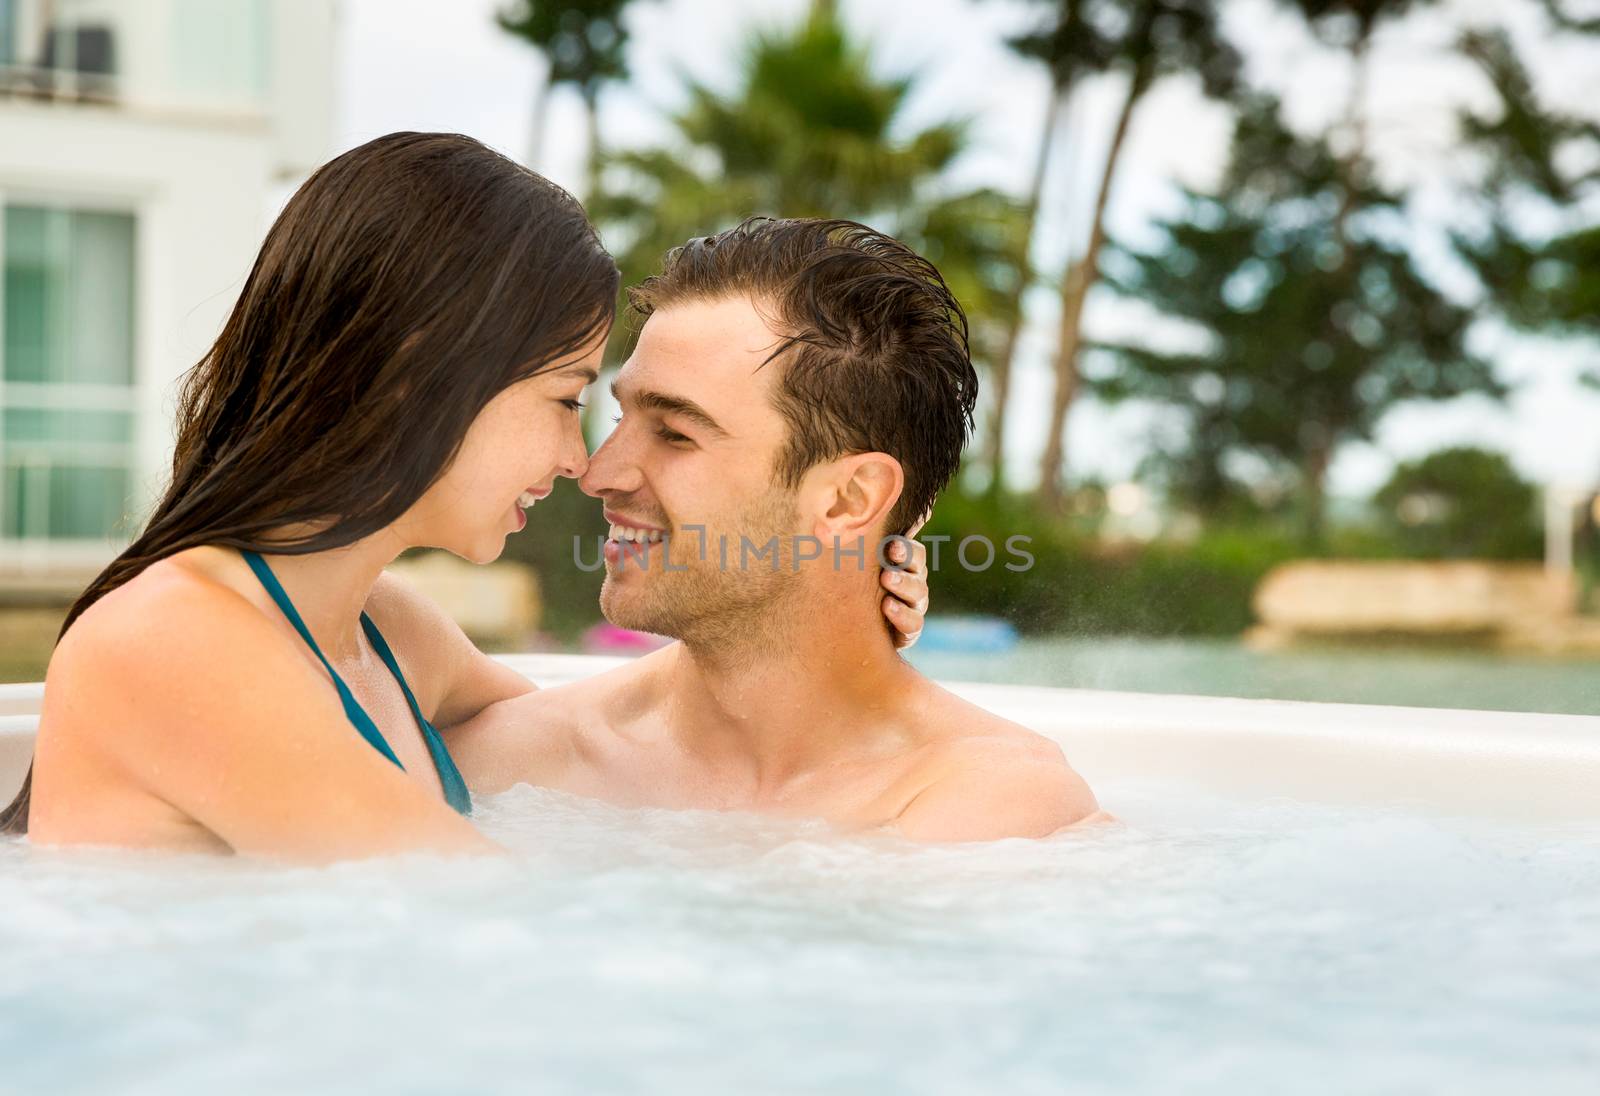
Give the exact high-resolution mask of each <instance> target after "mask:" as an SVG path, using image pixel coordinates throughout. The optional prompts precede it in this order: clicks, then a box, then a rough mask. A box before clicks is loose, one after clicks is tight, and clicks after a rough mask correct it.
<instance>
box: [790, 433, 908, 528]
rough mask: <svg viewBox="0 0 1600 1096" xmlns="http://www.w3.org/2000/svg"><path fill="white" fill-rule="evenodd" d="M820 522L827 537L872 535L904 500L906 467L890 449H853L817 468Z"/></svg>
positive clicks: (817, 522)
mask: <svg viewBox="0 0 1600 1096" xmlns="http://www.w3.org/2000/svg"><path fill="white" fill-rule="evenodd" d="M813 471H814V472H816V473H820V475H818V476H817V477H816V479H817V482H816V484H815V488H816V492H817V494H816V496H815V498H816V510H815V511H814V513H816V515H817V520H816V526H817V534H818V535H819V536H821V537H823V538H827V537H833V536H838V537H841V538H845V537H857V536H870V535H873V534H875V533H876V532H877V531H878V530H879V529H881V528H883V522H884V520H885V519H887V518H888V516H889V511H890V510H893V509H894V504H895V503H897V502H899V501H900V492H901V491H902V490H904V489H905V485H906V476H905V470H904V469H902V468H901V467H900V462H899V461H897V460H895V459H894V458H893V457H891V456H889V454H887V453H852V454H851V455H849V456H847V457H840V458H839V459H838V460H835V461H830V462H828V463H827V464H826V465H824V466H822V467H820V468H816V469H813Z"/></svg>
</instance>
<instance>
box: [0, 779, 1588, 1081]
mask: <svg viewBox="0 0 1600 1096" xmlns="http://www.w3.org/2000/svg"><path fill="white" fill-rule="evenodd" d="M1099 790H1100V791H1101V798H1102V801H1103V802H1105V803H1107V804H1108V806H1109V807H1110V808H1111V809H1112V810H1113V811H1114V812H1115V813H1117V814H1118V816H1119V817H1120V818H1122V819H1123V822H1122V823H1121V824H1120V825H1115V826H1107V827H1100V828H1096V829H1088V830H1084V831H1082V832H1076V833H1067V834H1063V835H1061V836H1058V837H1056V838H1052V839H1049V840H1046V841H1005V842H996V843H992V844H985V845H967V846H949V847H924V846H915V845H912V844H909V843H907V842H904V841H902V840H899V839H897V838H894V837H891V836H887V835H871V836H866V837H860V836H856V837H850V836H843V835H839V834H837V833H834V832H832V831H830V830H829V829H828V828H827V827H826V826H824V825H822V824H820V823H794V822H788V821H774V820H771V819H764V818H757V817H753V816H749V815H739V814H715V813H704V812H667V811H633V810H621V809H616V808H611V807H607V806H605V805H602V804H599V803H595V802H592V801H588V800H583V799H579V798H576V797H572V796H567V795H563V794H560V793H555V792H550V791H544V790H535V789H530V788H518V789H513V790H512V791H510V792H507V793H505V794H504V795H501V796H498V797H495V798H492V799H488V800H484V801H482V802H480V804H479V808H478V815H477V817H478V820H479V822H480V824H481V825H482V826H483V827H484V829H485V830H486V831H487V832H488V833H490V834H491V835H492V836H494V837H495V838H496V839H498V840H500V841H501V842H503V843H504V844H505V845H507V846H508V847H509V848H511V849H512V850H513V851H514V853H515V855H514V856H513V857H512V858H510V859H509V860H506V861H498V862H495V861H488V862H485V861H441V860H437V859H433V858H426V857H407V858H398V859H393V860H387V861H380V862H368V863H354V864H343V865H337V866H334V867H329V868H318V869H307V868H285V867H281V866H274V865H270V864H266V863H262V862H254V861H247V860H225V859H213V858H191V857H173V856H164V855H153V854H132V853H126V852H110V851H94V852H70V853H67V852H59V851H50V850H42V849H33V848H30V847H28V846H26V845H25V844H15V843H13V844H9V845H6V846H4V847H0V1016H4V1017H5V1018H6V1019H5V1022H4V1023H3V1024H0V1060H3V1061H4V1062H5V1066H4V1074H3V1076H4V1080H3V1082H0V1088H3V1089H5V1090H8V1091H10V1090H15V1091H21V1092H28V1091H40V1090H46V1089H48V1090H50V1091H53V1092H106V1091H118V1092H151V1093H155V1092H160V1093H163V1094H167V1093H175V1092H178V1093H181V1092H191V1091H192V1092H207V1093H209V1092H214V1091H217V1090H219V1089H222V1088H224V1087H225V1088H226V1089H227V1090H228V1091H230V1092H258V1091H259V1092H274V1093H276V1092H280V1091H282V1090H284V1089H286V1088H289V1087H293V1088H295V1089H296V1090H310V1091H319V1090H322V1091H347V1090H350V1089H352V1088H355V1087H359V1088H361V1089H363V1090H375V1091H406V1092H412V1091H414V1092H437V1091H457V1090H472V1091H478V1092H519V1093H520V1092H526V1091H540V1092H567V1091H570V1092H583V1093H594V1092H636V1091H650V1092H654V1093H662V1092H665V1093H672V1092H680V1091H682V1092H697V1093H703V1092H723V1091H727V1092H784V1093H786V1092H816V1091H819V1090H823V1089H828V1090H843V1091H858V1092H872V1093H899V1092H905V1093H911V1092H917V1093H946V1092H949V1093H958V1092H977V1093H998V1092H1004V1093H1033V1092H1040V1093H1044V1092H1049V1093H1058V1092H1061V1091H1063V1090H1067V1089H1070V1090H1071V1091H1073V1092H1089V1093H1095V1092H1106V1093H1111V1092H1116V1093H1130V1092H1135V1093H1136V1092H1171V1091H1182V1092H1185V1093H1197V1092H1198V1093H1207V1092H1216V1093H1223V1092H1227V1093H1230V1094H1232V1093H1236V1092H1239V1091H1246V1092H1253V1091H1294V1092H1296V1093H1308V1092H1309V1093H1322V1092H1326V1093H1349V1092H1355V1091H1360V1092H1387V1091H1393V1092H1414V1091H1422V1090H1426V1091H1450V1092H1453V1093H1468V1092H1485V1093H1487V1092H1498V1091H1504V1090H1506V1089H1507V1088H1511V1089H1514V1090H1516V1091H1537V1092H1541V1093H1559V1092H1572V1093H1579V1092H1582V1093H1585V1094H1587V1093H1588V1092H1591V1091H1593V1088H1594V1082H1595V1079H1596V1078H1597V1077H1600V991H1597V990H1596V989H1595V987H1596V986H1600V934H1597V933H1596V932H1595V931H1594V926H1595V925H1596V924H1600V832H1596V831H1579V830H1561V831H1555V830H1549V829H1541V830H1534V829H1518V830H1505V829H1496V828H1491V827H1489V826H1488V825H1486V824H1483V823H1474V822H1470V821H1460V820H1449V819H1441V818H1438V817H1431V816H1424V815H1419V814H1414V813H1405V812H1401V811H1393V812H1378V811H1372V810H1362V811H1354V810H1349V809H1331V808H1323V807H1313V806H1308V805H1304V804H1298V803H1293V802H1286V801H1285V802H1269V803H1258V804H1248V805H1246V804H1239V803H1231V802H1226V801H1210V800H1204V799H1200V798H1197V797H1196V796H1195V795H1194V794H1193V793H1192V792H1183V793H1174V792H1172V791H1171V790H1169V789H1163V788H1159V787H1134V786H1122V787H1107V788H1103V789H1099Z"/></svg>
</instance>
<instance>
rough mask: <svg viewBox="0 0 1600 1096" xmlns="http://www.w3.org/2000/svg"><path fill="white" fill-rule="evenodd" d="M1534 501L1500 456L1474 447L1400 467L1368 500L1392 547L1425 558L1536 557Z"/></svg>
mask: <svg viewBox="0 0 1600 1096" xmlns="http://www.w3.org/2000/svg"><path fill="white" fill-rule="evenodd" d="M1538 501H1539V492H1538V490H1537V489H1536V488H1535V487H1534V486H1533V485H1532V484H1531V483H1529V482H1527V481H1526V480H1524V479H1523V478H1522V477H1521V476H1519V475H1518V474H1517V471H1516V469H1515V468H1513V467H1512V466H1511V462H1510V461H1509V460H1507V459H1506V457H1505V454H1503V453H1495V452H1492V451H1490V450H1487V449H1480V448H1476V447H1473V446H1459V447H1456V448H1451V449H1443V450H1440V451H1439V452H1437V453H1430V454H1429V455H1428V456H1426V457H1423V458H1422V459H1421V460H1415V461H1408V462H1406V463H1404V464H1401V465H1399V466H1398V467H1397V468H1396V469H1395V471H1394V474H1393V475H1392V476H1391V477H1390V478H1389V482H1388V483H1386V484H1384V485H1383V487H1382V488H1380V489H1379V490H1378V492H1377V493H1376V494H1375V495H1374V496H1373V499H1372V502H1373V506H1374V508H1375V509H1376V510H1377V513H1378V517H1379V519H1380V521H1381V522H1382V523H1383V525H1384V526H1385V528H1386V529H1387V531H1388V532H1389V533H1390V535H1391V536H1393V537H1394V539H1395V541H1396V543H1398V544H1399V545H1400V546H1401V547H1402V548H1403V549H1404V550H1405V551H1406V553H1407V554H1409V555H1414V556H1420V557H1424V558H1428V559H1536V558H1538V557H1539V554H1540V552H1541V551H1542V549H1543V534H1542V532H1541V530H1540V526H1539V519H1538Z"/></svg>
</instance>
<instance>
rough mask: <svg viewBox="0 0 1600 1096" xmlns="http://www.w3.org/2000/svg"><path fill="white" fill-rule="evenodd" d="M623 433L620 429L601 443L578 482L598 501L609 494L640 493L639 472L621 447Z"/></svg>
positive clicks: (583, 489) (584, 490)
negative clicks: (620, 438) (620, 440)
mask: <svg viewBox="0 0 1600 1096" xmlns="http://www.w3.org/2000/svg"><path fill="white" fill-rule="evenodd" d="M621 433H622V431H621V430H620V429H619V430H613V431H612V432H611V436H610V437H609V438H607V439H606V440H605V441H603V442H601V443H600V448H598V449H596V450H595V451H594V455H593V456H591V457H590V458H589V467H588V470H587V471H585V472H584V474H583V478H582V479H580V480H579V481H578V487H579V488H580V489H582V491H583V493H584V494H586V495H589V496H591V497H593V498H597V499H598V498H604V497H605V496H606V495H607V494H615V493H619V492H620V493H624V494H625V493H627V492H630V491H636V490H638V488H639V484H640V476H639V468H638V465H637V464H635V463H634V462H633V461H632V460H630V459H629V458H628V456H627V451H626V449H625V447H624V446H623V445H622V444H620V443H619V440H618V439H619V436H620V435H621Z"/></svg>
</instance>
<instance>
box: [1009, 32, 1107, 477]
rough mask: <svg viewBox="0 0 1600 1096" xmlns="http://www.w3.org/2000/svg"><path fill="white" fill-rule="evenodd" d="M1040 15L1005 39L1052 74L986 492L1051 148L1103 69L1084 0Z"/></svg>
mask: <svg viewBox="0 0 1600 1096" xmlns="http://www.w3.org/2000/svg"><path fill="white" fill-rule="evenodd" d="M1047 7H1048V9H1049V10H1048V11H1047V12H1046V14H1045V16H1044V19H1043V21H1042V23H1041V25H1039V26H1038V27H1036V28H1035V29H1034V30H1032V31H1030V32H1028V33H1026V34H1021V35H1018V36H1017V37H1015V38H1012V39H1010V40H1009V41H1008V43H1007V44H1008V45H1010V46H1011V48H1012V49H1013V50H1015V51H1016V52H1017V53H1018V54H1020V55H1021V56H1023V57H1027V58H1029V59H1031V60H1035V61H1039V62H1041V63H1042V64H1043V65H1044V66H1045V68H1046V69H1047V70H1048V72H1049V74H1050V90H1049V94H1048V95H1047V97H1046V99H1045V111H1044V126H1043V128H1042V130H1041V132H1040V134H1039V143H1038V145H1037V146H1036V148H1035V152H1034V161H1033V172H1032V174H1031V175H1030V176H1029V181H1028V191H1027V195H1026V197H1025V198H1024V199H1023V203H1022V220H1021V229H1022V233H1023V238H1022V246H1021V249H1020V250H1019V252H1018V254H1017V257H1016V264H1017V275H1016V279H1015V286H1016V288H1015V296H1014V298H1013V299H1012V300H1011V301H1009V302H1008V307H1007V311H1008V312H1009V313H1010V321H1009V322H1008V323H1007V325H1006V330H1005V332H1004V335H1003V338H1002V341H1001V343H1000V348H999V351H998V352H997V353H996V355H995V358H994V363H993V365H992V366H991V368H990V380H991V383H990V391H991V392H992V393H993V395H992V397H991V403H990V410H989V415H990V417H989V422H988V427H987V430H986V431H985V456H986V462H987V464H988V467H989V491H990V493H991V494H999V493H1000V491H1001V490H1002V489H1003V488H1004V478H1005V433H1006V427H1005V423H1006V409H1007V406H1008V405H1009V402H1010V395H1011V375H1012V364H1013V362H1014V361H1015V359H1016V352H1017V343H1018V341H1019V340H1020V339H1021V336H1022V325H1023V319H1024V313H1023V308H1022V297H1023V294H1024V293H1026V292H1027V290H1028V288H1029V286H1030V285H1031V284H1032V283H1033V274H1034V271H1033V261H1032V254H1031V250H1032V242H1033V231H1034V226H1035V224H1037V222H1038V219H1039V205H1040V202H1041V199H1042V198H1043V196H1044V183H1045V177H1046V175H1047V174H1048V172H1049V167H1050V159H1051V156H1052V154H1053V153H1054V151H1055V141H1056V133H1057V131H1058V129H1059V128H1060V119H1061V110H1062V107H1063V106H1064V105H1065V104H1066V102H1067V100H1068V99H1069V98H1071V95H1072V91H1073V89H1074V88H1075V87H1076V86H1077V83H1078V80H1079V79H1080V78H1082V77H1083V76H1085V75H1088V74H1090V73H1094V72H1098V71H1100V70H1101V69H1103V68H1104V67H1105V62H1106V56H1105V54H1106V49H1105V43H1104V42H1103V40H1102V39H1101V37H1100V36H1099V34H1098V33H1097V31H1096V29H1095V27H1094V24H1093V23H1091V22H1090V21H1089V20H1087V19H1085V18H1084V7H1085V4H1084V2H1083V0H1049V2H1048V4H1047Z"/></svg>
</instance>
